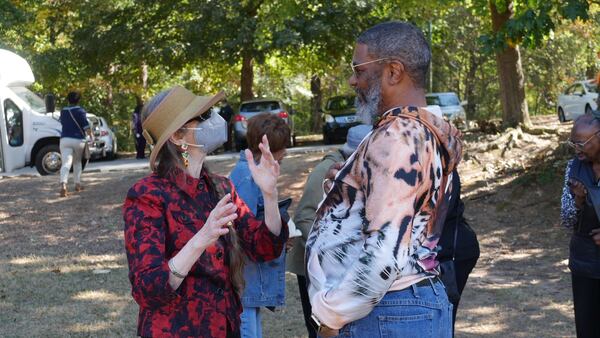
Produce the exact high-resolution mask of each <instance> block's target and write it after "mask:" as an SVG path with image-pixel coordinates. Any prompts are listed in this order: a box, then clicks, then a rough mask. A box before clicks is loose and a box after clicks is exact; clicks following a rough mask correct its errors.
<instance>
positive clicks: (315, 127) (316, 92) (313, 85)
mask: <svg viewBox="0 0 600 338" xmlns="http://www.w3.org/2000/svg"><path fill="white" fill-rule="evenodd" d="M310 92H311V93H312V98H311V99H310V107H311V111H312V112H311V113H312V114H311V116H312V127H311V130H312V131H313V132H314V133H319V132H321V112H322V110H321V104H322V101H323V90H322V88H321V78H320V77H319V75H316V74H315V75H313V76H312V77H311V78H310Z"/></svg>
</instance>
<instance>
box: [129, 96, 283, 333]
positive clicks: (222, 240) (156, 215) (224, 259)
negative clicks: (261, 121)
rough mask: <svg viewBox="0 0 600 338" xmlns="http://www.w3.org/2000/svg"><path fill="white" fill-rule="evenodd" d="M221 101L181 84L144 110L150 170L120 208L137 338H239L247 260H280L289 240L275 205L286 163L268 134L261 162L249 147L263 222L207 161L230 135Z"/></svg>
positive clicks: (264, 139) (157, 98)
mask: <svg viewBox="0 0 600 338" xmlns="http://www.w3.org/2000/svg"><path fill="white" fill-rule="evenodd" d="M223 97H224V95H223V93H219V94H217V95H215V96H212V97H210V96H196V95H194V94H193V93H191V92H189V91H188V90H186V89H185V88H182V87H178V86H177V87H174V88H171V89H169V90H166V91H164V92H161V93H159V94H158V95H156V96H155V97H154V98H152V100H150V102H148V103H147V104H146V106H145V107H144V109H143V110H142V120H143V124H142V126H143V129H144V130H143V134H144V137H145V138H146V140H147V141H148V142H149V143H150V144H151V145H153V148H152V152H151V154H150V167H151V169H152V173H151V174H150V175H149V176H147V177H145V178H143V179H141V180H140V181H138V182H137V183H136V184H135V185H134V186H133V187H132V188H131V189H130V190H129V192H128V194H127V198H126V200H125V204H124V206H123V217H124V219H125V246H126V251H127V259H128V262H129V279H130V281H131V285H132V294H133V298H134V299H135V301H136V302H137V303H138V304H139V306H140V311H139V318H138V320H139V321H138V335H140V336H143V337H153V336H161V337H170V336H195V337H239V336H240V333H239V327H240V313H241V311H242V307H241V303H240V294H241V292H242V290H243V287H244V279H243V262H244V258H243V257H244V255H247V256H248V257H249V258H250V259H251V260H254V261H258V262H260V261H268V260H272V259H275V258H277V257H279V255H280V254H281V251H282V248H283V246H284V244H285V242H286V239H287V237H288V231H287V226H286V225H285V224H282V221H281V217H280V215H279V209H278V206H277V189H276V183H277V177H278V175H279V164H278V163H277V161H275V160H274V159H273V155H272V154H271V152H270V150H269V143H268V140H267V138H266V137H263V141H262V143H261V145H260V151H261V152H262V158H263V160H262V161H261V162H260V163H259V164H258V165H256V164H254V163H255V162H254V161H250V159H251V158H252V154H251V153H250V151H248V150H246V156H247V157H248V159H249V161H248V162H249V163H250V170H251V172H252V176H253V178H254V181H255V182H256V183H257V185H258V186H259V187H260V189H261V192H262V194H263V197H264V202H265V217H264V221H261V220H258V219H256V218H255V217H254V215H253V214H252V213H251V212H250V210H249V209H248V207H247V206H246V204H245V203H244V202H243V201H242V200H241V199H240V198H239V197H238V195H237V193H236V191H235V189H234V188H233V185H232V184H231V182H230V181H229V180H228V179H227V178H224V177H221V176H217V175H213V174H211V173H209V172H208V171H207V170H206V168H205V167H204V166H203V162H204V159H205V157H206V154H208V153H210V152H211V151H213V150H215V149H216V148H217V147H219V146H221V145H222V144H223V143H224V142H225V141H226V140H227V133H226V132H227V129H226V128H227V126H226V123H225V121H224V120H223V119H222V118H221V117H220V116H219V115H218V114H216V113H215V114H211V110H210V108H211V107H212V106H213V105H215V104H216V103H217V102H219V101H220V100H222V99H223ZM157 162H158V163H157Z"/></svg>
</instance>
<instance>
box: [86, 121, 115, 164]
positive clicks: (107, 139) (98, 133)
mask: <svg viewBox="0 0 600 338" xmlns="http://www.w3.org/2000/svg"><path fill="white" fill-rule="evenodd" d="M87 116H88V120H89V121H90V127H91V128H92V134H93V135H94V142H93V143H92V147H91V148H90V152H91V153H92V157H93V158H106V159H109V160H112V159H114V158H115V156H116V154H117V136H116V135H115V133H114V132H113V131H112V129H110V127H109V125H108V123H107V122H106V119H104V117H101V116H96V115H92V114H89V113H88V114H87Z"/></svg>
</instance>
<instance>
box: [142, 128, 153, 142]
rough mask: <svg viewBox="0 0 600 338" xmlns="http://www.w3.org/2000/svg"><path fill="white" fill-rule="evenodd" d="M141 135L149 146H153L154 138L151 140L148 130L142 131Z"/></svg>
mask: <svg viewBox="0 0 600 338" xmlns="http://www.w3.org/2000/svg"><path fill="white" fill-rule="evenodd" d="M142 135H143V136H144V138H145V139H146V142H148V144H149V145H151V146H153V145H154V143H155V142H154V138H152V135H150V132H149V131H148V129H144V130H143V131H142Z"/></svg>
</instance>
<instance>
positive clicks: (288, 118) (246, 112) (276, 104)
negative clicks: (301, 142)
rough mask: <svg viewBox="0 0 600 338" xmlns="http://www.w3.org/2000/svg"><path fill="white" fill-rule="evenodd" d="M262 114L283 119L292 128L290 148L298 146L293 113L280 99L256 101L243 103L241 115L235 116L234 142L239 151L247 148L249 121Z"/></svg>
mask: <svg viewBox="0 0 600 338" xmlns="http://www.w3.org/2000/svg"><path fill="white" fill-rule="evenodd" d="M260 113H270V114H277V116H279V117H281V118H282V119H283V120H284V121H285V122H286V123H287V124H288V126H290V129H291V131H292V132H291V134H290V142H289V145H288V146H289V147H293V146H295V145H296V133H295V132H294V119H293V118H292V114H293V111H292V110H291V109H289V108H288V107H286V106H285V105H284V104H283V102H281V100H278V99H255V100H250V101H244V102H242V104H241V105H240V111H239V113H237V114H235V115H234V116H233V140H234V142H235V148H236V149H237V150H242V149H245V148H246V146H247V143H246V132H247V130H248V119H249V118H251V117H252V116H254V115H258V114H260Z"/></svg>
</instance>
